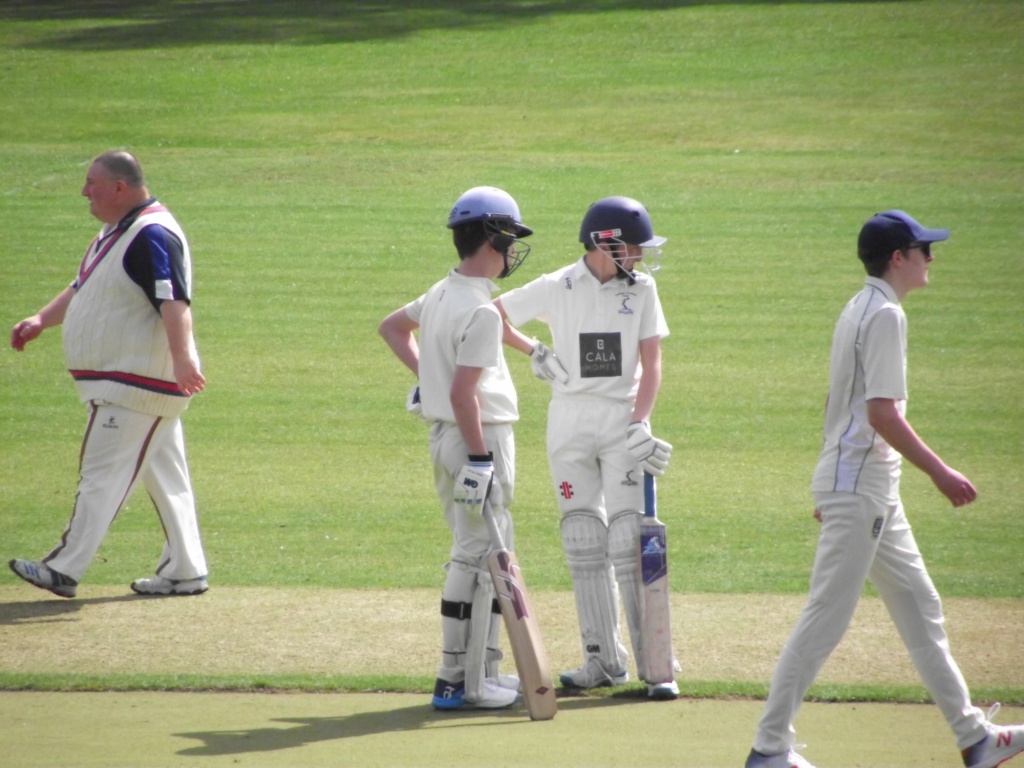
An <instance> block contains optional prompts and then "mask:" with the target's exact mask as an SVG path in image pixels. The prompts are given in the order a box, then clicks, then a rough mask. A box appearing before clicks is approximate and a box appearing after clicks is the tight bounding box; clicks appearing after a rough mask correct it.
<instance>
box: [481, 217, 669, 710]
mask: <svg viewBox="0 0 1024 768" xmlns="http://www.w3.org/2000/svg"><path fill="white" fill-rule="evenodd" d="M579 242H580V243H582V244H583V246H584V249H585V253H584V254H583V256H581V257H580V258H579V259H578V260H577V261H576V262H575V263H573V264H570V265H569V266H567V267H563V268H562V269H560V270H557V271H556V272H553V273H551V274H547V275H542V276H541V277H539V278H537V279H536V280H533V281H532V282H530V283H528V284H526V285H524V286H522V287H521V288H516V289H514V290H512V291H509V292H508V293H505V294H503V295H502V296H501V297H500V298H499V299H498V300H497V301H496V302H495V304H496V306H497V307H498V310H499V311H500V312H501V315H502V317H503V318H505V319H506V321H507V322H506V333H505V342H506V343H507V344H509V345H510V346H512V347H514V348H516V349H518V350H520V351H521V352H524V353H526V354H528V355H530V361H531V368H532V370H533V372H534V374H535V375H536V376H537V377H538V378H541V379H543V380H546V381H549V382H550V384H551V401H550V405H549V407H548V422H547V453H548V465H549V467H550V470H551V479H552V482H553V485H554V491H555V498H556V500H557V503H558V507H559V510H560V512H561V534H562V548H563V550H564V552H565V557H566V561H567V563H568V566H569V572H570V574H571V576H572V581H573V593H574V595H575V599H576V613H577V617H578V619H579V627H580V643H581V648H582V652H583V664H582V666H581V667H580V668H579V669H575V670H572V671H569V672H565V673H563V674H562V675H561V676H560V680H561V682H562V684H563V685H565V686H567V687H570V688H596V687H599V686H606V685H620V684H622V683H625V682H626V681H627V680H628V679H629V674H628V671H627V668H626V663H627V661H628V654H627V652H626V648H625V646H624V645H623V643H622V634H621V631H620V628H619V596H620V594H621V597H622V604H623V608H624V609H625V611H624V612H625V615H626V622H627V624H628V626H629V633H630V639H631V641H632V647H633V654H634V658H635V662H636V668H637V672H638V674H639V676H640V678H641V679H643V680H647V677H648V675H647V672H646V666H645V663H644V658H643V654H642V645H641V639H640V631H641V627H640V608H639V601H640V583H639V563H638V559H639V557H638V549H637V542H638V539H639V535H640V518H641V515H642V510H643V508H644V495H643V476H644V472H649V473H651V474H652V475H661V474H663V473H664V471H665V467H666V466H667V464H668V459H669V456H670V454H671V452H672V446H671V445H670V444H669V443H668V442H666V441H664V440H661V439H659V438H656V437H654V435H652V434H651V426H650V417H651V412H652V411H653V409H654V401H655V398H656V397H657V394H658V389H659V387H660V386H661V340H662V339H663V338H665V337H666V336H668V325H667V324H666V322H665V315H664V313H663V312H662V309H661V302H660V300H659V299H658V291H657V287H656V286H655V283H654V279H653V277H652V276H651V273H652V272H654V271H655V269H657V264H656V263H655V260H656V259H657V257H658V256H660V254H661V246H662V245H663V244H664V243H665V238H664V237H660V236H658V235H656V234H654V228H653V225H652V224H651V217H650V215H649V214H648V212H647V209H646V208H645V207H644V206H643V205H642V204H641V203H639V202H638V201H636V200H634V199H632V198H629V197H606V198H603V199H601V200H598V201H597V202H595V203H593V204H592V205H591V206H590V207H589V208H588V210H587V211H586V213H585V214H584V216H583V220H582V223H581V225H580V234H579ZM645 268H646V270H645ZM534 319H537V320H541V321H542V322H544V323H546V324H547V325H548V326H549V328H550V330H551V339H552V345H553V347H554V349H553V350H552V349H548V347H547V346H546V345H544V344H542V343H540V342H537V341H534V340H532V339H529V338H527V337H526V336H525V335H523V334H522V333H520V332H519V331H517V330H516V329H515V326H520V325H522V324H523V323H525V322H528V321H530V320H534ZM647 692H648V695H649V696H650V697H651V698H654V699H671V698H675V697H677V696H678V695H679V689H678V687H677V685H676V683H675V681H674V680H673V681H668V682H663V681H661V682H659V681H655V682H653V683H651V682H648V686H647Z"/></svg>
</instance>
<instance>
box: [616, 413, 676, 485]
mask: <svg viewBox="0 0 1024 768" xmlns="http://www.w3.org/2000/svg"><path fill="white" fill-rule="evenodd" d="M626 449H627V450H628V451H629V452H630V453H631V454H633V458H634V459H636V460H637V463H638V464H639V465H640V467H641V469H643V471H644V472H649V473H651V474H652V475H654V476H655V477H660V476H661V475H663V474H665V467H667V466H668V458H669V456H671V455H672V446H671V445H670V444H669V443H666V442H665V441H664V440H659V439H658V438H656V437H655V436H654V435H652V434H651V425H650V424H648V423H647V422H646V421H634V422H633V423H632V424H630V425H629V426H628V427H627V428H626Z"/></svg>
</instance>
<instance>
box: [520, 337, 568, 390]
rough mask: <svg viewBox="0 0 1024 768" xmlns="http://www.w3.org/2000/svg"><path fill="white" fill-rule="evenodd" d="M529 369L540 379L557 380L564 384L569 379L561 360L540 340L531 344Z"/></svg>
mask: <svg viewBox="0 0 1024 768" xmlns="http://www.w3.org/2000/svg"><path fill="white" fill-rule="evenodd" d="M530 370H531V371H532V372H533V375H534V376H536V377H537V378H538V379H540V380H541V381H556V380H557V381H559V382H561V383H562V384H565V382H567V381H568V380H569V372H568V371H567V370H565V366H563V365H562V362H561V360H559V359H558V358H557V357H555V353H554V352H552V351H551V350H550V349H548V348H547V347H546V346H544V344H543V343H542V342H539V341H538V342H537V343H536V344H534V345H533V351H532V352H530Z"/></svg>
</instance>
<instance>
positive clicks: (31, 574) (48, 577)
mask: <svg viewBox="0 0 1024 768" xmlns="http://www.w3.org/2000/svg"><path fill="white" fill-rule="evenodd" d="M7 564H8V565H9V566H10V567H11V570H12V571H14V573H15V574H16V575H17V576H19V577H20V578H22V579H24V580H25V581H27V582H28V583H29V584H33V585H34V586H37V587H39V588H40V589H48V590H50V591H51V592H53V594H55V595H57V596H58V597H74V596H75V588H76V587H77V586H78V582H77V581H75V580H74V579H72V578H71V577H70V576H65V575H64V574H63V573H57V571H55V570H53V568H51V567H50V566H48V565H47V564H46V563H42V562H35V563H34V562H32V561H31V560H19V559H16V560H11V561H10V562H9V563H7Z"/></svg>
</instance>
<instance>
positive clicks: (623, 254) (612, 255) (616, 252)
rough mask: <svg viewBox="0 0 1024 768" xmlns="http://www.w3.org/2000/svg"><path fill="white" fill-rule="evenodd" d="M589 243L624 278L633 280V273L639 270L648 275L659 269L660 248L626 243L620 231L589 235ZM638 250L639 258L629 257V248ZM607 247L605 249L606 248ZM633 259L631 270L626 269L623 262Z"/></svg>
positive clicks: (607, 230) (603, 231)
mask: <svg viewBox="0 0 1024 768" xmlns="http://www.w3.org/2000/svg"><path fill="white" fill-rule="evenodd" d="M590 242H591V243H592V244H593V245H595V246H596V247H597V248H598V249H599V250H600V251H602V252H603V253H604V254H605V255H607V256H608V258H609V259H611V260H612V261H614V262H615V266H616V267H618V269H619V271H620V272H621V273H622V275H623V276H624V277H627V278H629V279H631V280H635V275H634V272H635V270H636V269H637V268H639V269H640V270H641V271H642V272H645V273H647V274H648V275H654V273H655V272H657V271H658V270H659V269H661V262H660V259H661V247H660V246H657V245H648V244H646V243H628V242H626V241H625V240H623V239H622V230H621V229H618V228H615V229H604V230H597V231H594V232H591V233H590ZM630 245H632V246H634V247H636V248H639V249H640V255H639V256H630V255H629V246H630ZM606 246H607V247H606ZM633 259H635V261H634V263H633V269H626V267H625V262H627V261H630V260H633Z"/></svg>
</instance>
